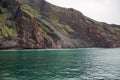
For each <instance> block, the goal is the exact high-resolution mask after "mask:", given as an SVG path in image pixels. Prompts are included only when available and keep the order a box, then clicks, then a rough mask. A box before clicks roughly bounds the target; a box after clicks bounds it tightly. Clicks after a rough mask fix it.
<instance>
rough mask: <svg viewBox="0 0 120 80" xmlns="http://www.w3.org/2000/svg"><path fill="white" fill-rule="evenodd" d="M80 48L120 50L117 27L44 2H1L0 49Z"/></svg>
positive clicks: (41, 0)
mask: <svg viewBox="0 0 120 80" xmlns="http://www.w3.org/2000/svg"><path fill="white" fill-rule="evenodd" d="M101 16H102V15H101ZM81 47H120V25H115V24H107V23H104V22H97V21H95V20H93V19H90V18H88V17H86V16H84V15H83V14H82V13H81V12H79V11H77V10H75V9H72V8H67V9H66V8H61V7H58V6H55V5H52V4H50V3H48V2H46V1H45V0H0V49H10V48H16V49H17V48H20V49H41V48H81Z"/></svg>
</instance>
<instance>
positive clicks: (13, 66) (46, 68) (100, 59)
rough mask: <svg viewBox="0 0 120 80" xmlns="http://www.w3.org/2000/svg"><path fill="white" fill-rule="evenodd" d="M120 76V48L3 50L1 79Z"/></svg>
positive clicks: (75, 79) (80, 79) (69, 79)
mask: <svg viewBox="0 0 120 80" xmlns="http://www.w3.org/2000/svg"><path fill="white" fill-rule="evenodd" d="M93 79H94V80H114V79H116V80H117V79H118V80H119V79H120V49H119V48H118V49H97V48H93V49H89V48H88V49H86V48H82V49H71V50H22V51H19V50H18V51H0V80H93Z"/></svg>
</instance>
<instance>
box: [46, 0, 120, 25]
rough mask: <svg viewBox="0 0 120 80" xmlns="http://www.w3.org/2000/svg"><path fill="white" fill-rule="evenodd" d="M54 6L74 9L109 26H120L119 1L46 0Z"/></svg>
mask: <svg viewBox="0 0 120 80" xmlns="http://www.w3.org/2000/svg"><path fill="white" fill-rule="evenodd" d="M46 1H48V2H50V3H52V4H54V5H57V6H61V7H65V8H74V9H76V10H78V11H80V12H82V13H83V14H84V15H86V16H88V17H90V18H92V19H94V20H97V21H100V22H107V23H109V24H118V25H120V0H46Z"/></svg>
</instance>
